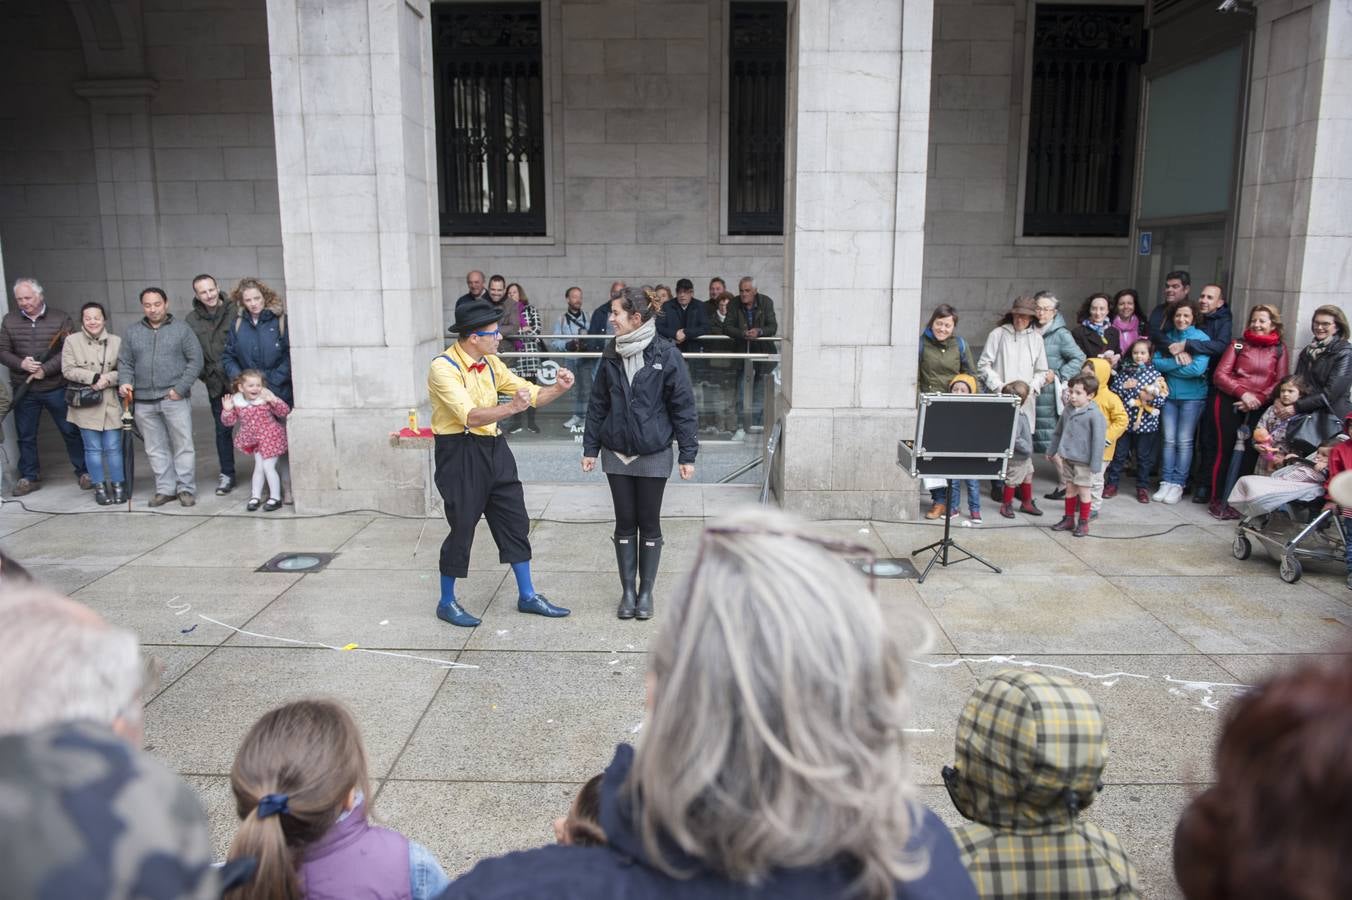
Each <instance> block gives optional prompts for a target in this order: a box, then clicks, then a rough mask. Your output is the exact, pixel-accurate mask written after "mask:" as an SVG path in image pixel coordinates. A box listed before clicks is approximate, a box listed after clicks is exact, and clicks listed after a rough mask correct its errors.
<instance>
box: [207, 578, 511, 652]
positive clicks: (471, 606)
mask: <svg viewBox="0 0 1352 900" xmlns="http://www.w3.org/2000/svg"><path fill="white" fill-rule="evenodd" d="M503 577H504V576H503V574H502V573H501V572H498V573H477V572H475V573H471V575H470V576H469V577H468V578H464V579H460V580H457V582H456V593H457V594H458V595H459V596H461V597H462V598H464V604H465V608H466V609H467V610H468V611H469V612H470V613H472V614H475V615H477V614H478V613H479V612H481V611H482V608H483V607H485V606H487V605H488V598H489V597H491V595H492V591H493V589H494V588H495V587H496V586H497V584H498V583H499V582H501V581H502V579H503ZM440 595H441V588H440V584H439V581H438V579H436V578H435V577H429V576H428V574H427V573H426V572H415V571H408V570H395V571H389V572H376V571H369V570H361V571H343V570H333V571H323V572H315V573H313V574H310V575H306V576H304V577H303V578H302V579H301V580H300V581H299V583H297V584H296V585H295V586H294V587H292V588H291V589H290V590H289V591H287V592H286V593H285V594H283V595H282V596H281V597H279V598H278V599H277V600H276V601H275V602H273V603H272V604H270V605H269V606H268V607H267V608H266V609H263V610H261V611H260V612H259V613H258V614H257V615H256V616H254V617H253V618H252V619H250V620H249V623H248V628H247V630H248V631H252V632H257V633H259V634H268V635H275V636H281V637H292V638H300V639H304V640H309V641H319V642H322V643H325V644H330V645H333V646H338V647H345V646H347V645H348V644H359V645H360V646H362V647H369V648H375V649H410V650H429V651H431V650H435V651H440V654H436V653H434V654H432V655H434V656H435V655H443V656H444V655H445V651H454V650H459V649H460V648H461V647H463V646H465V642H466V641H467V640H469V636H470V632H471V629H468V628H457V627H455V626H453V625H449V624H447V623H445V622H442V621H441V620H440V619H438V618H437V617H436V607H437V600H438V598H439V597H440ZM230 644H231V645H232V646H251V647H268V646H277V644H276V642H275V641H267V640H264V639H260V638H258V637H254V636H251V635H244V634H237V635H234V636H232V637H231V638H230Z"/></svg>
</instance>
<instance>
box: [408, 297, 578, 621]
mask: <svg viewBox="0 0 1352 900" xmlns="http://www.w3.org/2000/svg"><path fill="white" fill-rule="evenodd" d="M500 316H501V313H500V311H499V310H498V309H497V307H495V306H494V305H493V304H492V303H490V302H489V301H487V300H473V301H471V302H469V303H466V304H464V305H463V306H461V307H459V308H458V309H457V310H456V311H455V329H454V330H455V332H456V334H457V335H459V338H458V339H457V340H456V342H455V343H454V344H452V345H451V346H450V347H448V348H446V352H445V353H443V354H441V355H440V356H438V357H437V358H436V359H434V360H432V366H431V369H430V370H429V371H428V373H427V390H428V394H429V395H430V396H431V401H432V433H433V435H435V437H434V440H435V442H436V446H435V462H436V472H435V475H434V480H435V482H436V486H437V491H438V493H440V494H441V499H442V503H443V504H444V506H445V510H446V521H447V522H448V523H450V526H451V533H450V534H449V535H447V537H446V540H445V541H443V542H442V544H441V561H440V567H439V568H440V571H441V601H440V602H439V603H438V605H437V618H438V619H441V620H442V621H443V622H449V623H450V624H452V625H459V626H461V627H462V628H473V627H474V626H476V625H478V624H479V619H477V618H476V617H474V616H472V615H470V614H469V613H468V612H466V611H465V609H464V607H462V606H461V605H460V603H459V601H458V600H457V599H456V596H455V581H456V579H457V578H464V577H466V576H467V575H468V574H469V554H470V548H471V547H472V546H473V544H474V528H475V526H476V525H477V524H478V522H479V518H480V516H482V517H484V518H486V519H488V528H489V530H490V531H491V532H492V534H493V541H494V543H496V544H497V545H498V559H499V561H501V562H503V563H506V564H507V565H509V566H511V567H512V574H513V575H515V576H516V585H517V603H516V608H517V610H518V611H520V612H523V613H534V614H535V615H539V616H548V617H550V618H558V617H560V616H566V615H568V612H569V610H567V609H565V608H563V607H561V606H555V605H554V604H553V603H550V602H549V600H548V599H547V598H546V597H545V596H544V595H543V594H540V593H537V592H536V590H535V586H534V584H533V583H532V582H531V574H530V558H531V549H530V540H529V539H528V538H527V532H528V531H529V529H530V519H529V518H527V516H526V502H525V496H524V493H523V492H522V489H521V480H520V479H519V478H518V477H517V471H516V459H515V457H513V456H512V451H511V448H510V447H508V446H507V438H506V437H504V436H503V434H502V430H501V429H500V428H499V427H498V422H500V421H501V420H503V419H506V418H507V417H509V416H513V415H516V414H517V413H520V412H524V411H525V410H526V408H527V407H528V406H534V407H537V408H538V407H541V406H546V405H548V404H550V403H553V402H554V401H555V400H557V399H558V398H559V397H561V396H562V395H563V394H564V393H565V392H566V391H567V390H568V389H569V388H571V387H572V386H573V373H572V372H571V371H569V370H568V369H559V372H558V377H557V380H556V381H555V383H554V384H552V385H550V386H549V387H545V388H542V387H540V386H538V385H535V384H532V383H531V382H529V381H526V380H525V379H524V378H520V377H518V376H516V375H514V374H512V371H511V369H509V368H507V365H506V363H504V362H503V361H502V360H501V359H499V358H498V356H497V351H498V344H499V342H500V341H501V340H502V331H501V329H500V327H499V319H500ZM499 397H507V398H510V399H508V400H507V402H505V403H499ZM484 606H487V603H486V602H485V603H484Z"/></svg>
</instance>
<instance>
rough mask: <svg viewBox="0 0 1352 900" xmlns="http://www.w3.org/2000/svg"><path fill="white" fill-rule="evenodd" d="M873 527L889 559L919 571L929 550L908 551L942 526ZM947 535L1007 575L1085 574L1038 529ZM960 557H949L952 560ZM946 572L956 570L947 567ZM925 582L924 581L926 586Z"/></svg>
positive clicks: (986, 529)
mask: <svg viewBox="0 0 1352 900" xmlns="http://www.w3.org/2000/svg"><path fill="white" fill-rule="evenodd" d="M874 528H875V529H877V532H878V534H879V535H880V536H881V537H882V538H883V540H884V541H885V542H886V544H887V547H888V551H889V555H890V556H899V557H903V558H909V559H910V560H911V562H912V563H914V564H915V566H916V568H918V569H921V570H923V569H924V567H925V564H926V563H928V562H929V560H930V558H931V557H932V556H933V551H926V552H925V553H922V554H919V555H917V556H911V552H912V551H914V550H915V549H917V548H919V547H923V546H925V545H926V544H929V543H932V542H933V541H937V540H939V539H940V538H942V537H943V526H938V527H936V526H933V525H921V524H918V523H909V524H904V525H902V524H892V523H887V522H878V523H875V524H874ZM950 533H951V536H952V538H953V540H955V541H957V542H958V543H959V544H960V545H961V546H963V547H964V548H966V549H968V550H970V551H971V552H973V553H975V554H977V555H978V556H980V557H982V558H984V559H986V560H987V561H989V562H990V563H992V564H993V565H996V566H999V567H1000V569H1001V571H1002V572H1005V573H1006V574H1009V575H1083V574H1085V572H1086V571H1087V570H1086V567H1085V564H1084V561H1083V560H1081V559H1080V558H1079V557H1077V556H1076V555H1075V554H1074V553H1071V552H1070V550H1069V549H1068V548H1066V547H1064V546H1062V545H1061V544H1059V543H1057V542H1056V541H1055V540H1053V539H1052V537H1051V533H1050V532H1049V531H1048V530H1047V529H1046V528H1044V527H1042V526H1037V525H1023V526H1019V525H1015V526H1012V527H1011V526H1008V525H1005V526H999V527H995V528H990V527H986V526H982V527H981V528H979V529H978V528H963V529H961V530H958V529H951V530H950ZM960 555H961V554H956V555H953V556H951V557H950V558H954V559H956V558H957V556H960ZM958 568H959V569H972V570H973V571H976V570H982V571H986V570H985V568H984V567H983V566H982V565H981V564H980V563H978V562H964V563H960V564H958ZM950 570H951V571H956V570H955V569H951V567H950ZM943 571H944V570H943V568H942V567H940V566H938V564H936V568H935V570H934V572H935V573H936V574H931V575H930V578H937V577H939V575H938V574H937V573H940V572H943ZM929 580H930V579H926V583H928V582H929Z"/></svg>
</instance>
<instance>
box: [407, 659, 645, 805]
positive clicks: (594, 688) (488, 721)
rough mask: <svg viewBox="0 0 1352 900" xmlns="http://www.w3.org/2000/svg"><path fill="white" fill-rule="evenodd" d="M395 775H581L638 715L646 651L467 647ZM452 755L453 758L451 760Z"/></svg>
mask: <svg viewBox="0 0 1352 900" xmlns="http://www.w3.org/2000/svg"><path fill="white" fill-rule="evenodd" d="M459 661H460V662H462V663H469V664H473V665H477V666H479V668H478V669H476V670H456V671H453V672H451V673H450V677H449V678H447V679H446V683H445V685H444V686H443V687H442V688H441V690H440V691H439V692H438V693H437V696H436V698H435V699H434V700H433V701H432V704H431V706H430V707H429V708H428V710H427V714H426V716H424V717H423V720H422V721H421V722H420V723H419V724H418V728H417V731H416V732H415V733H414V734H413V737H412V739H411V740H410V741H409V744H408V748H407V749H406V750H405V751H404V753H403V755H402V756H401V757H400V758H399V762H398V764H397V765H396V766H395V768H394V771H393V772H391V775H392V776H393V777H395V778H415V779H434V778H447V777H452V778H455V779H457V780H461V781H585V780H586V779H588V778H590V777H591V776H592V775H594V774H595V773H596V772H599V771H601V769H603V768H604V767H605V764H606V762H607V761H608V760H609V759H610V753H611V750H612V749H613V747H614V746H615V744H617V743H619V742H621V741H625V740H632V739H633V736H634V734H635V732H634V731H633V729H635V728H637V727H639V723H641V722H642V721H643V702H644V693H645V692H644V672H645V670H646V659H645V657H644V656H643V655H642V654H637V653H626V654H614V653H501V652H498V653H485V652H478V651H466V652H464V653H462V654H461V655H460V657H459ZM448 761H449V762H448Z"/></svg>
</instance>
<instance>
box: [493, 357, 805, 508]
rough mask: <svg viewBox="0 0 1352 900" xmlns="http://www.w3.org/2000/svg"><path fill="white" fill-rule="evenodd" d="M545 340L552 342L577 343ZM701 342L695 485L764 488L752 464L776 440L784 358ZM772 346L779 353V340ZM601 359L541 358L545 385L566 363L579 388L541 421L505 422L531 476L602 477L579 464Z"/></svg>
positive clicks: (696, 372)
mask: <svg viewBox="0 0 1352 900" xmlns="http://www.w3.org/2000/svg"><path fill="white" fill-rule="evenodd" d="M542 337H543V340H544V341H545V342H546V344H549V343H552V342H553V341H555V340H559V339H563V340H569V339H570V338H567V337H565V336H550V335H544V336H542ZM607 339H608V338H607ZM589 340H591V341H597V340H601V338H590V339H589ZM701 340H702V341H704V342H705V351H706V352H705V353H703V354H698V353H691V354H687V355H686V357H685V359H686V364H687V367H688V368H687V371H688V372H689V374H690V380H691V386H692V387H693V388H694V392H695V404H696V409H697V412H698V415H699V429H700V434H699V439H700V451H699V458H698V460H697V461H696V464H695V481H697V482H701V483H712V482H717V481H720V480H724V479H729V478H730V480H731V481H732V482H733V483H737V484H759V483H760V482H761V480H762V479H763V478H764V474H765V473H764V469H763V468H762V467H761V466H759V465H752V463H753V461H754V460H758V459H760V458H761V455H762V453H763V450H764V446H765V440H766V438H767V437H768V435H767V434H766V424H767V423H768V424H769V425H771V426H772V425H773V424H774V423H773V409H772V407H773V397H774V394H775V391H776V389H777V388H776V369H777V367H778V362H777V359H773V358H772V359H766V358H765V355H764V354H745V353H740V354H738V353H734V352H733V346H734V345H733V342H732V341H730V340H727V339H720V338H718V337H713V336H709V337H706V338H701ZM765 340H767V341H770V342H772V343H774V346H775V347H776V348H778V346H779V344H778V342H777V341H774V340H772V339H765ZM500 355H501V357H502V358H503V361H504V362H506V363H507V364H508V365H509V366H512V365H513V364H514V360H517V359H519V358H521V356H522V355H523V354H517V353H512V352H507V351H504V352H502V353H501V354H500ZM599 356H600V354H599V353H598V352H596V351H578V352H559V351H551V350H545V351H543V352H541V353H538V354H536V357H537V358H539V359H541V360H542V378H541V381H542V382H545V383H552V381H553V373H554V372H555V371H556V370H557V366H560V365H563V366H567V367H568V368H569V369H571V370H572V371H573V373H574V374H575V376H576V377H577V384H576V385H575V386H574V387H573V389H572V390H571V391H569V392H568V393H567V394H566V395H564V396H563V397H562V398H560V399H559V400H558V401H557V402H555V403H553V404H551V405H549V406H546V407H544V408H543V409H540V410H535V411H534V414H533V415H529V414H527V413H522V414H520V415H518V416H514V417H512V418H511V419H507V420H504V421H503V422H502V429H503V431H504V432H506V433H508V434H510V435H511V442H512V449H513V452H514V453H515V454H516V456H517V462H518V465H519V467H520V468H521V470H522V476H523V477H524V478H538V479H543V480H547V481H591V480H594V479H596V478H597V477H598V476H596V475H584V474H583V473H582V471H581V468H580V465H579V460H580V459H581V457H582V436H583V432H584V431H585V425H584V423H585V416H586V407H587V399H588V397H589V396H590V394H591V386H592V378H593V377H594V373H595V371H596V367H597V362H598V358H599ZM758 413H759V414H758ZM532 425H533V426H534V427H533V428H532Z"/></svg>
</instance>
